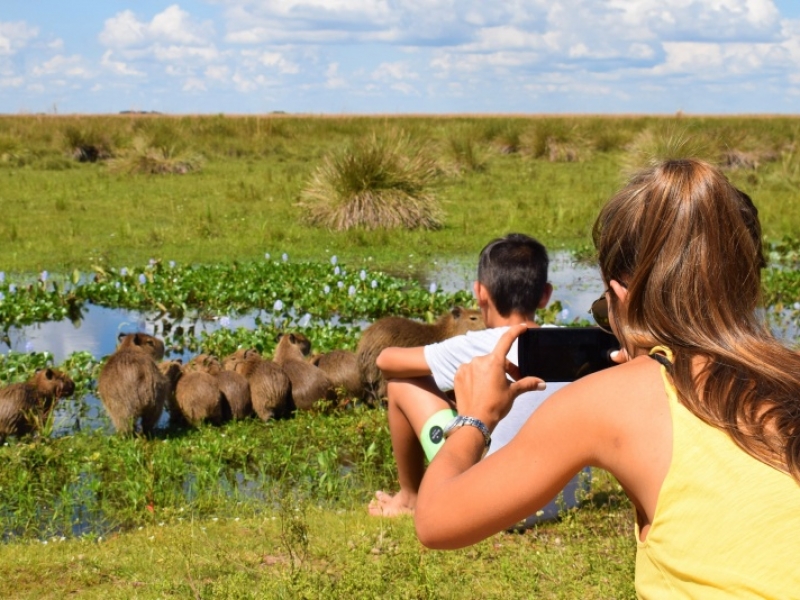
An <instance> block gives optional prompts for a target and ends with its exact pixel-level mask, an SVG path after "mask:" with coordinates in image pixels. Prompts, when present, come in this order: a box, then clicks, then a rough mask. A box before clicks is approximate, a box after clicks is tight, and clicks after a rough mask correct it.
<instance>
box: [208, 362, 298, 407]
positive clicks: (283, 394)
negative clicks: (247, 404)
mask: <svg viewBox="0 0 800 600" xmlns="http://www.w3.org/2000/svg"><path fill="white" fill-rule="evenodd" d="M222 366H223V368H224V369H225V370H226V371H233V372H235V373H238V374H239V375H242V376H243V377H244V378H245V379H246V380H247V383H248V384H250V399H251V401H252V404H253V411H255V413H256V415H258V417H259V418H260V419H261V420H262V421H268V420H269V419H272V418H285V417H289V416H291V414H292V413H293V412H294V403H293V402H292V383H291V381H290V380H289V376H288V375H287V374H286V373H285V372H284V371H283V369H281V368H280V367H279V366H278V365H277V364H275V363H274V362H272V361H271V360H266V359H264V358H263V357H262V356H261V355H260V354H259V353H258V351H256V350H253V349H241V350H237V351H236V352H234V353H233V354H231V355H230V356H228V357H226V358H225V360H223V362H222Z"/></svg>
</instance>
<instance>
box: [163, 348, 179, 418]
mask: <svg viewBox="0 0 800 600" xmlns="http://www.w3.org/2000/svg"><path fill="white" fill-rule="evenodd" d="M183 368H184V367H183V364H182V363H181V361H180V360H162V361H161V362H160V363H158V370H159V371H161V373H163V374H164V375H166V377H167V379H168V380H169V394H168V395H167V400H166V402H165V406H166V408H167V412H169V421H170V424H175V423H181V422H183V415H182V414H181V411H180V409H179V408H178V402H177V400H176V399H175V388H177V387H178V381H179V380H180V378H181V377H183Z"/></svg>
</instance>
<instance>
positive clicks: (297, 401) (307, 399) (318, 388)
mask: <svg viewBox="0 0 800 600" xmlns="http://www.w3.org/2000/svg"><path fill="white" fill-rule="evenodd" d="M306 342H308V338H306V337H305V336H303V335H297V334H294V333H286V334H283V335H281V336H280V338H279V340H278V345H277V346H276V347H275V354H274V355H273V360H274V361H275V362H276V363H277V364H278V365H280V366H281V368H282V369H283V370H284V371H285V372H286V374H287V375H288V376H289V379H290V380H291V382H292V400H294V405H295V407H297V408H298V409H300V410H308V409H310V408H312V407H313V406H314V404H316V402H317V401H318V400H335V399H336V389H335V388H334V386H333V383H331V380H330V379H328V376H327V375H325V373H323V372H322V371H321V370H320V369H319V368H317V367H316V366H314V365H312V364H311V363H309V362H306V360H305V355H304V354H303V349H304V347H305V345H306ZM309 347H310V345H309Z"/></svg>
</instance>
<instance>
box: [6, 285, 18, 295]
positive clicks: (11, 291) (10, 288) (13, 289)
mask: <svg viewBox="0 0 800 600" xmlns="http://www.w3.org/2000/svg"><path fill="white" fill-rule="evenodd" d="M16 292H17V286H16V285H14V284H13V283H10V284H9V285H8V293H9V294H16Z"/></svg>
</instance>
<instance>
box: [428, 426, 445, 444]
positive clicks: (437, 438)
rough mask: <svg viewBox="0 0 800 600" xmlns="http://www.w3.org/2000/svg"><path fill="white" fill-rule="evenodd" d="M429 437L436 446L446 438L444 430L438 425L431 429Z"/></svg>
mask: <svg viewBox="0 0 800 600" xmlns="http://www.w3.org/2000/svg"><path fill="white" fill-rule="evenodd" d="M428 436H429V437H430V439H431V442H433V443H434V444H438V443H439V442H441V441H442V438H444V429H442V428H441V427H439V426H438V425H434V426H433V427H431V430H430V432H429V433H428Z"/></svg>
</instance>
